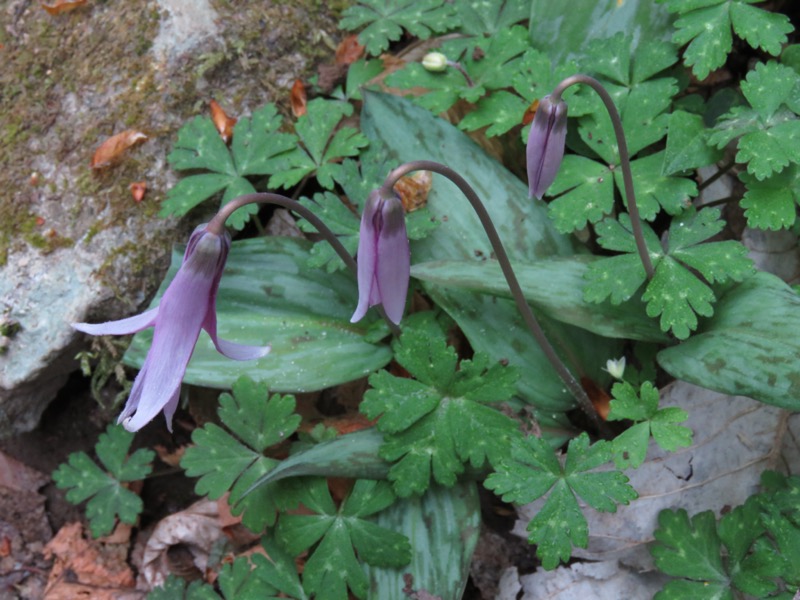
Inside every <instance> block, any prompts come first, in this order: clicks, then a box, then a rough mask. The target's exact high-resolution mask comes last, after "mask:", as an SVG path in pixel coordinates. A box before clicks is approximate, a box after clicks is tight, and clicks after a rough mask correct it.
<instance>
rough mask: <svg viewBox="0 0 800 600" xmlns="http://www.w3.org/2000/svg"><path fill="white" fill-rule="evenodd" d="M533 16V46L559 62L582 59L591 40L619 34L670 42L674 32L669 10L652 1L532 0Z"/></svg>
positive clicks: (637, 38) (531, 27)
mask: <svg viewBox="0 0 800 600" xmlns="http://www.w3.org/2000/svg"><path fill="white" fill-rule="evenodd" d="M530 14H531V20H530V32H531V40H532V42H533V45H534V47H535V48H538V49H539V50H542V51H544V52H546V53H547V54H548V55H549V56H550V57H551V58H552V59H553V61H554V62H556V63H558V62H562V61H564V60H565V59H568V58H576V57H578V56H580V55H581V54H582V49H583V48H584V47H585V45H586V43H587V42H588V41H590V40H594V39H604V38H608V37H611V36H612V35H614V34H615V33H617V32H619V31H623V32H625V33H626V34H628V35H632V36H633V37H634V39H635V40H638V41H645V40H652V39H669V37H670V35H672V31H673V29H672V27H671V23H670V21H671V19H670V16H669V13H668V12H667V10H666V8H665V7H664V6H662V5H660V4H656V3H654V2H652V0H625V1H624V2H620V0H598V1H597V2H552V1H551V0H532V1H531V13H530Z"/></svg>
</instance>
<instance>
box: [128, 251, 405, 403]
mask: <svg viewBox="0 0 800 600" xmlns="http://www.w3.org/2000/svg"><path fill="white" fill-rule="evenodd" d="M310 248H311V244H310V243H308V242H305V241H302V240H296V239H290V238H280V237H268V238H257V239H250V240H243V241H237V242H234V243H233V246H232V248H231V252H230V255H229V257H228V263H227V266H226V267H225V273H224V275H223V277H222V282H221V283H220V288H219V294H218V296H217V325H218V331H219V335H220V337H222V338H224V339H227V340H231V341H234V342H239V343H243V344H257V345H263V344H265V343H270V344H272V352H270V353H269V354H268V355H267V356H265V357H264V358H262V359H259V360H257V361H242V362H239V361H233V360H230V359H228V358H225V357H224V356H222V355H221V354H219V353H217V351H216V350H215V349H214V346H213V344H212V343H211V340H210V339H209V337H208V336H207V335H206V334H205V333H201V334H200V339H199V340H198V343H197V347H196V349H195V352H194V355H193V356H192V360H191V361H190V362H189V367H188V369H187V370H186V376H185V377H184V381H185V382H186V383H191V384H195V385H203V386H207V387H214V388H230V387H231V385H232V383H233V382H234V381H235V380H236V379H237V378H238V377H239V376H241V375H248V376H250V377H251V378H253V379H255V380H256V381H264V382H266V384H267V385H268V387H269V389H270V390H272V391H276V392H277V391H280V392H307V391H313V390H319V389H322V388H326V387H330V386H334V385H338V384H340V383H344V382H346V381H351V380H353V379H357V378H359V377H363V376H365V375H367V374H368V373H370V372H372V371H374V370H376V369H379V368H380V367H382V366H383V365H385V364H386V363H387V362H389V360H390V358H391V350H390V349H389V347H388V346H384V345H375V344H370V343H368V342H366V341H364V335H365V333H366V331H367V328H368V326H369V321H367V322H361V323H359V324H356V325H353V324H351V323H350V316H351V315H352V312H353V308H354V307H355V305H356V301H357V298H358V293H357V289H356V282H355V279H354V278H353V277H352V276H351V275H350V274H349V273H332V274H328V273H325V272H324V271H322V270H320V269H310V268H308V267H307V266H306V265H307V261H308V258H309V255H310ZM182 256H183V247H177V246H176V248H175V249H174V250H173V254H172V266H171V267H170V271H169V273H168V274H167V277H166V279H165V280H164V282H163V283H162V284H161V289H160V290H159V293H158V295H157V296H156V298H155V299H154V300H153V306H155V305H156V304H157V303H158V301H159V299H160V298H161V294H163V293H164V290H165V289H166V286H167V284H168V283H169V281H171V280H172V277H173V276H174V274H175V272H176V270H177V268H178V265H179V264H180V263H181V260H182ZM152 337H153V334H152V329H148V330H145V331H143V332H140V333H138V334H136V336H135V337H134V339H133V343H132V344H131V346H130V348H129V349H128V352H127V353H126V354H125V362H126V364H128V365H131V366H134V367H141V365H142V363H143V362H144V357H145V354H146V352H147V350H148V348H149V347H150V342H151V340H152Z"/></svg>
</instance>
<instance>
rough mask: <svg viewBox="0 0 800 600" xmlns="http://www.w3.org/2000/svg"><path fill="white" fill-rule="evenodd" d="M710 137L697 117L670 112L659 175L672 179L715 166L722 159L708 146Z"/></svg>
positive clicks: (684, 112)
mask: <svg viewBox="0 0 800 600" xmlns="http://www.w3.org/2000/svg"><path fill="white" fill-rule="evenodd" d="M710 135H711V132H710V131H709V130H708V129H707V128H706V126H705V123H703V117H701V116H700V115H697V114H693V113H690V112H686V111H684V110H675V111H673V112H672V114H670V116H669V129H668V130H667V148H666V150H665V152H664V162H663V165H662V168H661V173H662V174H663V175H673V174H675V173H679V172H681V171H686V170H688V169H696V168H699V167H705V166H707V165H712V164H714V163H715V162H717V161H718V160H719V159H720V158H722V151H721V150H718V149H716V148H713V147H712V146H710V145H709V143H708V138H709V136H710ZM637 189H638V188H637Z"/></svg>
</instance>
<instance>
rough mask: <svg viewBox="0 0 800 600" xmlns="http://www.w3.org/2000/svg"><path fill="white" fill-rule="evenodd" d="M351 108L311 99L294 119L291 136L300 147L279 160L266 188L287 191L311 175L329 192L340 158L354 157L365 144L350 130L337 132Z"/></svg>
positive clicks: (362, 139) (324, 100)
mask: <svg viewBox="0 0 800 600" xmlns="http://www.w3.org/2000/svg"><path fill="white" fill-rule="evenodd" d="M352 110H353V107H352V106H351V105H350V104H347V103H344V102H337V101H334V100H326V99H324V98H315V99H314V100H312V101H311V102H309V103H308V105H307V106H306V114H304V115H302V116H301V117H299V118H298V119H297V124H296V125H295V132H296V133H297V135H298V136H299V138H300V142H301V145H298V146H296V147H295V148H293V149H292V150H290V151H289V152H285V153H283V154H282V155H281V156H280V159H279V161H278V165H279V170H278V172H277V173H276V174H275V175H273V176H272V177H271V178H270V180H269V185H270V187H284V188H288V187H291V186H293V185H295V184H297V183H299V182H300V180H301V179H303V177H305V176H307V175H310V174H311V173H315V174H316V177H317V181H318V182H319V184H320V185H321V186H322V187H324V188H326V189H331V188H333V177H334V175H335V174H336V172H337V171H338V170H339V168H340V165H339V162H340V161H341V159H342V158H344V157H348V156H356V155H358V153H359V151H360V149H361V148H363V147H365V146H367V145H368V144H369V140H367V138H366V137H364V135H362V134H361V133H360V132H359V131H358V130H356V129H355V128H353V127H341V128H338V129H337V126H338V125H339V122H340V121H341V120H342V118H343V117H345V116H346V115H348V114H350V113H351V112H352Z"/></svg>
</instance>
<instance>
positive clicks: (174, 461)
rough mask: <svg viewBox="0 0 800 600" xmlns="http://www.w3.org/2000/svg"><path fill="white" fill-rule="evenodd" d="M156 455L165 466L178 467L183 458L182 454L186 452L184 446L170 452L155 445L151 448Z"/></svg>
mask: <svg viewBox="0 0 800 600" xmlns="http://www.w3.org/2000/svg"><path fill="white" fill-rule="evenodd" d="M153 448H154V449H155V451H156V454H158V458H159V459H160V460H161V462H163V463H164V464H166V465H169V466H170V467H178V466H180V464H181V459H182V458H183V453H184V452H186V446H181V447H180V448H177V449H175V451H173V452H170V451H169V450H167V447H166V446H162V445H161V444H156V445H155V446H154V447H153Z"/></svg>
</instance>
